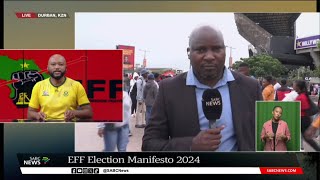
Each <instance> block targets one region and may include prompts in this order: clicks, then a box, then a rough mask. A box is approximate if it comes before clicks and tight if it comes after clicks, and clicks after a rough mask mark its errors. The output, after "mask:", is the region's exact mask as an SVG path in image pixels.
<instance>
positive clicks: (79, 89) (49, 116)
mask: <svg viewBox="0 0 320 180" xmlns="http://www.w3.org/2000/svg"><path fill="white" fill-rule="evenodd" d="M66 71H67V68H66V60H65V58H64V57H63V56H62V55H60V54H55V55H52V56H51V57H50V58H49V61H48V72H49V74H50V76H51V77H50V78H48V79H45V80H42V81H40V82H38V83H36V85H35V86H34V87H33V89H32V95H31V99H30V102H29V109H28V119H32V120H37V121H48V122H50V121H51V122H64V121H75V120H76V119H91V118H92V115H93V113H92V108H91V106H90V101H89V99H88V97H87V94H86V92H85V90H84V88H83V86H82V85H81V84H80V83H79V82H78V81H75V80H73V79H70V78H67V77H66V76H65V73H66ZM39 109H40V111H39Z"/></svg>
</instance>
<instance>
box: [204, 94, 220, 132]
mask: <svg viewBox="0 0 320 180" xmlns="http://www.w3.org/2000/svg"><path fill="white" fill-rule="evenodd" d="M202 110H203V113H204V116H205V117H206V118H207V119H208V120H209V128H210V129H213V128H216V120H217V119H220V117H221V113H222V98H221V94H220V92H219V91H218V90H217V89H206V90H205V91H204V92H203V94H202Z"/></svg>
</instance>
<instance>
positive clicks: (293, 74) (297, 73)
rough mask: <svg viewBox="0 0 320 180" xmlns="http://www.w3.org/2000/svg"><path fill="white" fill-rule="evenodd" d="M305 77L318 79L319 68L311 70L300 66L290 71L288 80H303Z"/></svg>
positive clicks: (319, 74) (319, 75)
mask: <svg viewBox="0 0 320 180" xmlns="http://www.w3.org/2000/svg"><path fill="white" fill-rule="evenodd" d="M305 77H320V67H318V68H316V69H315V70H313V71H312V70H311V69H310V67H309V66H308V67H305V66H301V67H299V68H298V69H294V70H291V71H290V72H289V74H288V78H289V79H291V80H293V81H294V80H298V79H300V80H304V78H305Z"/></svg>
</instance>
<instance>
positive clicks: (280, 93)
mask: <svg viewBox="0 0 320 180" xmlns="http://www.w3.org/2000/svg"><path fill="white" fill-rule="evenodd" d="M280 84H281V87H280V88H278V90H276V98H275V100H276V101H282V100H283V99H284V98H285V97H286V94H289V93H290V92H291V89H289V88H288V86H287V80H285V79H282V80H281V81H280Z"/></svg>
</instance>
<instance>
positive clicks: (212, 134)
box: [191, 126, 224, 151]
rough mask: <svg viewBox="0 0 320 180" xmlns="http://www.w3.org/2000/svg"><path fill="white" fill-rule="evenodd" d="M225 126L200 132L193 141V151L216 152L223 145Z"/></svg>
mask: <svg viewBox="0 0 320 180" xmlns="http://www.w3.org/2000/svg"><path fill="white" fill-rule="evenodd" d="M223 129H224V126H221V127H218V128H214V129H208V130H204V131H200V132H199V133H198V135H197V136H195V137H194V138H193V140H192V145H191V151H215V150H217V149H218V148H219V145H220V143H221V137H222V136H221V131H222V130H223Z"/></svg>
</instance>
